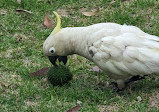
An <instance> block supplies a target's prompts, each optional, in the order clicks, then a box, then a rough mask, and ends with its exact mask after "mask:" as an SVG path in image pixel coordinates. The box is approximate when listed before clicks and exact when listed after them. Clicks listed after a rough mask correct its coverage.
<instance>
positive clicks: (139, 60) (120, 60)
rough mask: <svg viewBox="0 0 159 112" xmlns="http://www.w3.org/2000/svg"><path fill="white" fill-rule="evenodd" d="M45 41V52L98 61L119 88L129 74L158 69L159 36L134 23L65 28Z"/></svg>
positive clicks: (142, 73) (154, 71)
mask: <svg viewBox="0 0 159 112" xmlns="http://www.w3.org/2000/svg"><path fill="white" fill-rule="evenodd" d="M58 39H59V40H58ZM48 41H49V42H48ZM61 41H63V43H62V42H61ZM45 43H47V44H45ZM45 43H44V53H45V54H49V53H48V49H49V48H50V47H54V48H55V50H56V53H55V54H54V55H60V56H66V55H70V54H78V55H81V56H83V57H85V58H87V59H89V60H91V61H93V62H94V63H95V64H97V65H98V66H99V68H100V69H102V70H103V71H104V72H105V73H106V74H107V75H108V76H109V77H111V78H113V79H115V80H116V81H117V84H118V86H119V87H121V88H122V86H124V81H125V80H126V79H128V78H130V77H131V76H135V75H147V74H152V73H156V72H159V38H158V37H157V36H154V35H149V34H147V33H145V32H143V31H142V30H140V29H139V28H138V27H135V26H128V25H119V24H116V23H99V24H94V25H91V26H88V27H68V28H63V29H61V30H60V31H59V32H58V33H56V34H54V35H52V34H51V35H50V36H49V37H48V39H47V40H46V41H45ZM59 46H60V48H59ZM66 49H67V50H66ZM64 50H65V51H64ZM66 51H67V52H66Z"/></svg>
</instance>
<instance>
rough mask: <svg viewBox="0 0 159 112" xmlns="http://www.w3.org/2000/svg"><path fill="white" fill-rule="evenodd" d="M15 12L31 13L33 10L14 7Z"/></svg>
mask: <svg viewBox="0 0 159 112" xmlns="http://www.w3.org/2000/svg"><path fill="white" fill-rule="evenodd" d="M16 12H27V13H29V14H32V13H33V12H31V11H28V10H24V9H16Z"/></svg>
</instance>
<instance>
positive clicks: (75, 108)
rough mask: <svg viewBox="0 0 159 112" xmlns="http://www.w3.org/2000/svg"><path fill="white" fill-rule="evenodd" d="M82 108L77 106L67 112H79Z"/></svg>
mask: <svg viewBox="0 0 159 112" xmlns="http://www.w3.org/2000/svg"><path fill="white" fill-rule="evenodd" d="M80 108H81V106H79V105H77V106H75V107H73V108H71V109H69V110H68V111H67V112H77V111H78V110H79V109H80Z"/></svg>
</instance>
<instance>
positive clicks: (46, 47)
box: [43, 12, 68, 66]
mask: <svg viewBox="0 0 159 112" xmlns="http://www.w3.org/2000/svg"><path fill="white" fill-rule="evenodd" d="M54 14H55V16H56V19H57V25H56V27H55V28H54V30H53V31H52V33H51V34H50V35H49V37H48V38H47V39H46V40H45V42H44V44H43V53H44V55H45V56H48V58H49V60H50V62H51V63H52V64H53V65H55V66H56V60H57V59H58V60H59V61H62V62H63V63H64V64H66V62H67V55H68V52H67V48H66V45H65V43H66V42H65V41H66V40H64V39H63V37H64V33H63V32H60V30H61V20H60V17H59V15H58V14H57V13H56V12H54Z"/></svg>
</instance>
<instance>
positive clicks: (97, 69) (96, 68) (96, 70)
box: [92, 66, 100, 72]
mask: <svg viewBox="0 0 159 112" xmlns="http://www.w3.org/2000/svg"><path fill="white" fill-rule="evenodd" d="M92 69H93V71H95V72H99V71H100V69H99V67H98V66H94V67H93V68H92Z"/></svg>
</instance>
